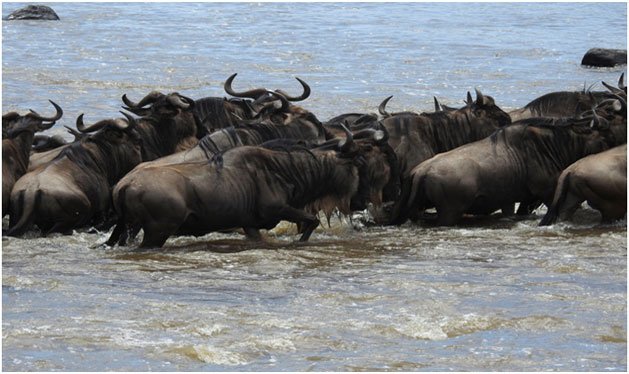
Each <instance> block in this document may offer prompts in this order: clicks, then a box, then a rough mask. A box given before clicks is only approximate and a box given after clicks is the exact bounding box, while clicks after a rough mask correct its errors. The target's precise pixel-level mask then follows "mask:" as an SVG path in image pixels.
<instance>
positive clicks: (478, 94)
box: [474, 88, 486, 105]
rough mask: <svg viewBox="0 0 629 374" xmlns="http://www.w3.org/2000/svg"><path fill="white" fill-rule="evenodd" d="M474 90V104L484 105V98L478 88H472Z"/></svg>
mask: <svg viewBox="0 0 629 374" xmlns="http://www.w3.org/2000/svg"><path fill="white" fill-rule="evenodd" d="M474 90H475V91H476V103H477V104H480V105H485V104H486V102H485V96H483V94H482V93H481V92H480V90H479V89H478V88H474Z"/></svg>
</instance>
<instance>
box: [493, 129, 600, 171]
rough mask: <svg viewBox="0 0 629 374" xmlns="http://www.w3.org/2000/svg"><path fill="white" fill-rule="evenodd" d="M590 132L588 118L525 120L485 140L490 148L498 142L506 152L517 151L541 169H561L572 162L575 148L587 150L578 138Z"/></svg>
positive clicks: (584, 142)
mask: <svg viewBox="0 0 629 374" xmlns="http://www.w3.org/2000/svg"><path fill="white" fill-rule="evenodd" d="M531 128H533V129H541V130H543V131H529V130H530V129H531ZM591 132H592V129H591V128H590V127H589V120H588V119H579V120H577V119H573V118H528V119H525V120H522V121H518V122H515V123H513V124H511V125H508V126H505V127H503V128H501V129H498V130H497V131H496V132H494V133H493V134H492V135H491V136H490V137H489V139H490V141H491V144H492V147H496V146H497V145H498V144H499V143H500V141H502V143H503V144H504V145H505V147H507V149H509V148H517V149H518V150H519V151H518V153H519V154H522V157H523V159H524V160H530V161H532V160H535V162H536V163H537V164H538V165H540V166H541V167H542V168H544V169H545V170H562V169H563V168H565V167H566V166H567V165H569V164H571V163H572V162H574V161H575V160H576V159H575V157H577V156H576V153H575V151H574V150H575V149H587V147H586V141H587V140H586V139H585V137H584V136H580V135H582V134H589V133H591ZM494 149H495V148H494Z"/></svg>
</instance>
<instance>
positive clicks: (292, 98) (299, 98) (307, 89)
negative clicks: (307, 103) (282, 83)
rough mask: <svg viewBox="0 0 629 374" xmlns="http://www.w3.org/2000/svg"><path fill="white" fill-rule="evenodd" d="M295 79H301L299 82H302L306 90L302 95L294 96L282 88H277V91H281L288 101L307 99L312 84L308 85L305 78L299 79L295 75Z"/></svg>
mask: <svg viewBox="0 0 629 374" xmlns="http://www.w3.org/2000/svg"><path fill="white" fill-rule="evenodd" d="M295 79H297V80H298V81H299V83H301V86H302V87H303V88H304V92H303V93H302V94H301V95H300V96H295V97H293V96H290V95H288V94H287V93H286V92H284V91H282V90H275V92H278V93H281V94H282V95H284V97H285V98H286V100H288V101H303V100H306V99H307V98H308V97H309V96H310V86H308V84H307V83H306V82H304V81H303V80H301V79H299V78H298V77H295Z"/></svg>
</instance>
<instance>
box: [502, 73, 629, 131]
mask: <svg viewBox="0 0 629 374" xmlns="http://www.w3.org/2000/svg"><path fill="white" fill-rule="evenodd" d="M603 85H604V86H605V87H606V88H607V89H608V90H609V91H590V90H589V89H585V88H584V89H583V90H582V91H559V92H551V93H547V94H545V95H542V96H540V97H538V98H537V99H535V100H533V101H531V102H530V103H528V104H526V105H525V106H524V107H523V108H520V109H516V110H512V111H510V112H509V115H510V116H511V120H512V121H513V122H516V121H519V120H522V119H526V118H534V117H553V118H562V117H567V118H571V117H578V116H579V115H580V114H581V113H584V112H586V111H589V110H590V109H592V107H595V106H596V105H597V104H598V103H600V102H601V101H604V100H607V99H613V98H614V92H615V91H617V90H620V91H623V89H624V91H623V92H625V94H626V92H627V91H626V90H627V87H626V86H625V85H624V73H623V74H622V75H621V76H620V79H619V80H618V88H615V87H612V86H610V85H608V84H606V83H605V82H603Z"/></svg>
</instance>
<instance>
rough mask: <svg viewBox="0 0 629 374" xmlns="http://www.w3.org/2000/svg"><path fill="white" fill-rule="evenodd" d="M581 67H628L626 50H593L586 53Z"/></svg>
mask: <svg viewBox="0 0 629 374" xmlns="http://www.w3.org/2000/svg"><path fill="white" fill-rule="evenodd" d="M581 65H587V66H599V67H613V66H617V65H627V50H626V49H607V48H592V49H590V50H589V51H587V52H586V53H585V56H583V60H581Z"/></svg>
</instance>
